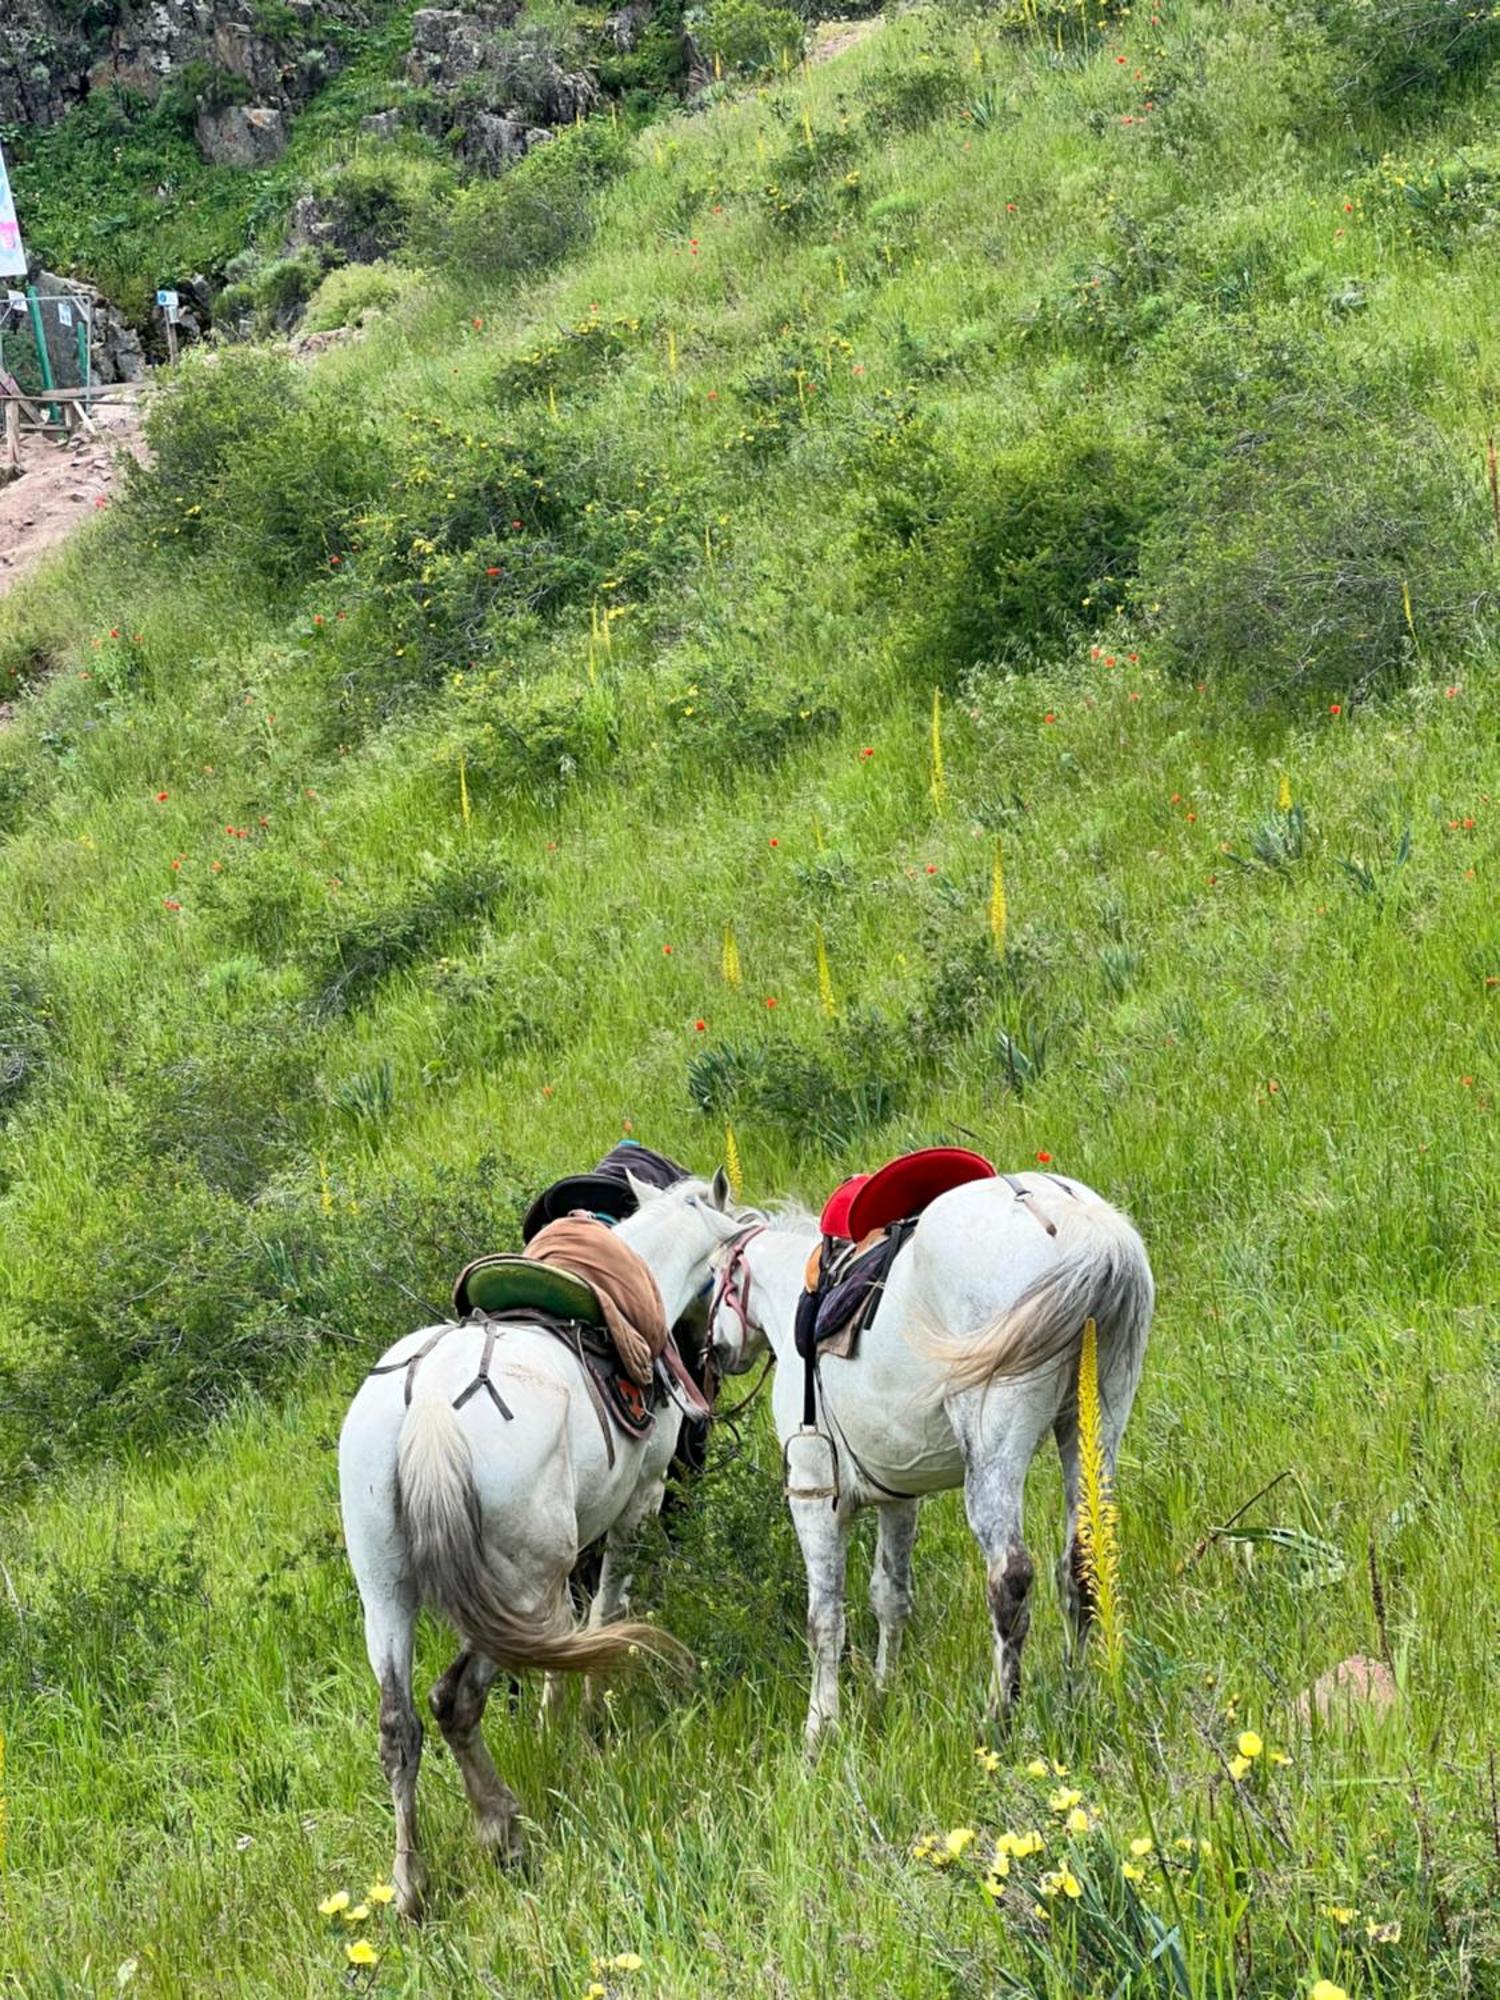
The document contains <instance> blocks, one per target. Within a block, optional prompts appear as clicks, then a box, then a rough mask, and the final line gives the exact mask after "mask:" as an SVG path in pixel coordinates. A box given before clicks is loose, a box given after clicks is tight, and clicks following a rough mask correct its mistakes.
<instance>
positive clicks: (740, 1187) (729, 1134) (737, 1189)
mask: <svg viewBox="0 0 1500 2000" xmlns="http://www.w3.org/2000/svg"><path fill="white" fill-rule="evenodd" d="M724 1171H725V1173H726V1174H728V1176H729V1192H730V1193H731V1194H732V1195H733V1196H734V1198H735V1200H736V1201H739V1200H741V1199H742V1197H743V1195H744V1192H745V1176H744V1173H743V1172H742V1170H741V1168H740V1142H739V1140H738V1139H736V1138H735V1136H734V1127H733V1126H732V1125H726V1126H725V1127H724Z"/></svg>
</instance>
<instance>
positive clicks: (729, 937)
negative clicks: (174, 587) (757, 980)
mask: <svg viewBox="0 0 1500 2000" xmlns="http://www.w3.org/2000/svg"><path fill="white" fill-rule="evenodd" d="M719 970H720V972H721V973H722V974H723V976H724V984H725V985H726V986H738V985H739V983H740V948H739V945H738V943H737V942H736V940H735V935H734V925H733V924H726V925H725V926H724V950H723V953H722V955H721V957H720V959H719Z"/></svg>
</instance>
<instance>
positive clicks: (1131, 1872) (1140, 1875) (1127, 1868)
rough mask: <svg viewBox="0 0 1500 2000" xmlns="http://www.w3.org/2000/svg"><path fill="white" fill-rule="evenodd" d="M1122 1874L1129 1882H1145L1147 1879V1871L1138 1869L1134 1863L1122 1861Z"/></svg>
mask: <svg viewBox="0 0 1500 2000" xmlns="http://www.w3.org/2000/svg"><path fill="white" fill-rule="evenodd" d="M1120 1873H1121V1874H1122V1875H1123V1876H1124V1877H1125V1880H1126V1881H1127V1882H1144V1881H1145V1879H1146V1871H1145V1869H1144V1868H1138V1867H1137V1866H1136V1864H1135V1862H1133V1861H1122V1862H1121V1863H1120Z"/></svg>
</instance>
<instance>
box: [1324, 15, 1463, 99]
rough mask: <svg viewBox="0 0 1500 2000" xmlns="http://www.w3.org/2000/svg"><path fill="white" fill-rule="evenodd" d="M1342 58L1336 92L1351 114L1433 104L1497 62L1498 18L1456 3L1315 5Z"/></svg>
mask: <svg viewBox="0 0 1500 2000" xmlns="http://www.w3.org/2000/svg"><path fill="white" fill-rule="evenodd" d="M1316 11H1317V13H1318V16H1319V18H1320V19H1321V20H1322V23H1323V26H1324V30H1325V32H1326V34H1327V37H1328V41H1329V44H1330V46H1331V48H1332V49H1333V50H1334V52H1335V53H1336V54H1337V55H1338V56H1340V57H1341V58H1342V64H1343V69H1342V75H1341V76H1339V77H1338V79H1337V81H1336V83H1335V90H1336V93H1337V95H1338V96H1340V97H1341V98H1342V99H1343V100H1344V101H1345V102H1346V103H1348V104H1351V105H1353V106H1354V107H1355V108H1357V109H1378V110H1387V109H1391V108H1394V107H1397V106H1406V105H1409V104H1411V103H1413V102H1417V103H1419V104H1420V103H1423V102H1432V101H1434V100H1436V99H1438V98H1441V97H1443V96H1445V95H1447V94H1448V93H1449V92H1450V91H1453V90H1456V89H1460V88H1462V87H1464V86H1465V85H1467V84H1470V83H1473V82H1476V81H1478V80H1479V79H1481V78H1483V77H1484V76H1485V75H1486V73H1487V72H1488V70H1489V68H1490V66H1491V65H1492V64H1493V63H1494V61H1495V60H1496V58H1497V57H1500V14H1497V13H1496V11H1495V9H1494V8H1493V7H1489V6H1470V5H1465V4H1462V0H1320V4H1318V6H1317V9H1316Z"/></svg>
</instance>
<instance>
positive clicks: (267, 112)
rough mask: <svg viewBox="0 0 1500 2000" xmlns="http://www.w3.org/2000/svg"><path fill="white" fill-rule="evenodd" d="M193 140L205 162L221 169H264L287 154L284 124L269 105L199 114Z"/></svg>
mask: <svg viewBox="0 0 1500 2000" xmlns="http://www.w3.org/2000/svg"><path fill="white" fill-rule="evenodd" d="M196 136H197V140H198V146H199V149H200V151H201V152H202V154H203V157H204V159H206V160H212V161H213V162H214V164H215V165H216V166H221V167H265V166H269V165H270V163H271V162H272V160H279V159H280V158H281V155H282V154H283V153H284V152H285V151H286V121H285V119H284V118H283V117H282V115H281V112H280V111H279V110H278V109H277V108H276V107H275V106H274V105H269V104H226V105H225V106H224V107H223V109H222V110H219V111H200V112H199V113H198V123H197V127H196Z"/></svg>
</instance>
